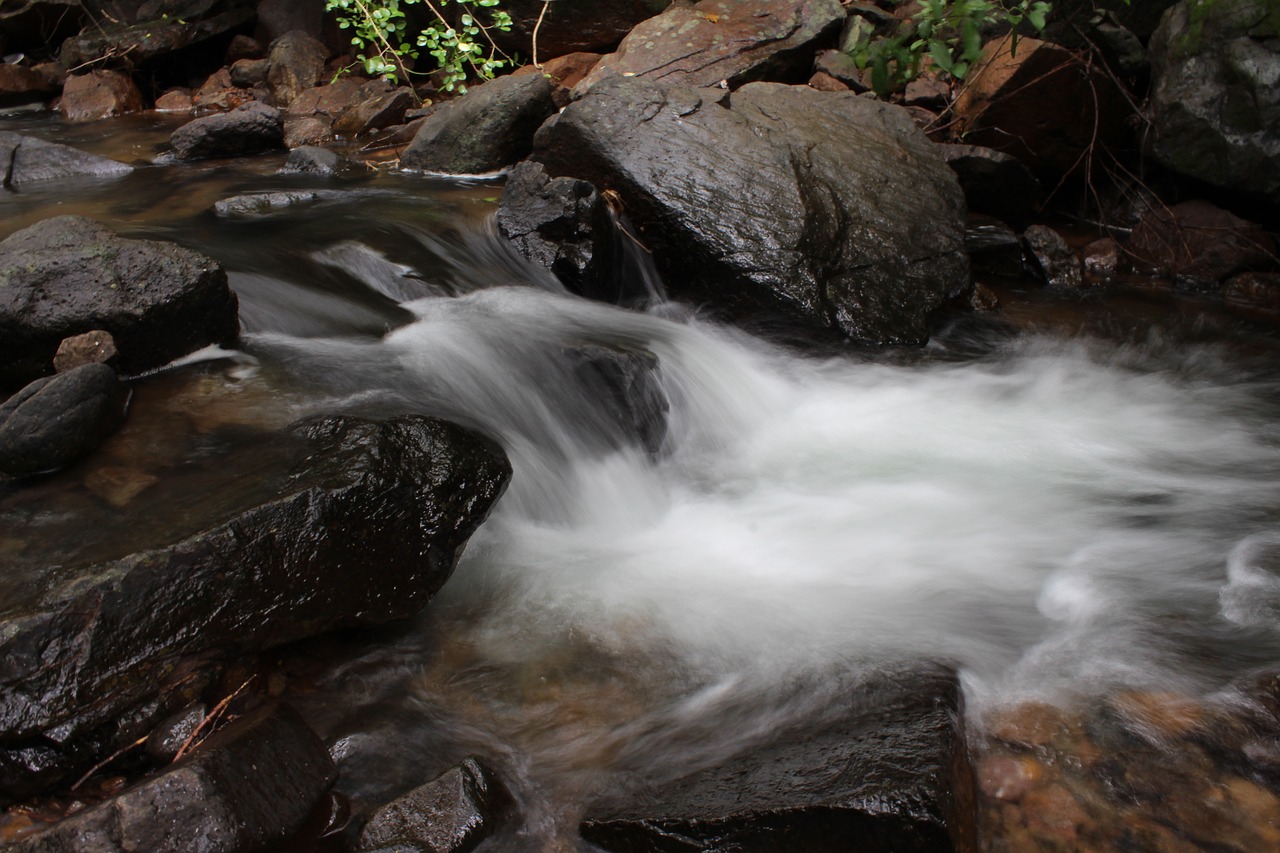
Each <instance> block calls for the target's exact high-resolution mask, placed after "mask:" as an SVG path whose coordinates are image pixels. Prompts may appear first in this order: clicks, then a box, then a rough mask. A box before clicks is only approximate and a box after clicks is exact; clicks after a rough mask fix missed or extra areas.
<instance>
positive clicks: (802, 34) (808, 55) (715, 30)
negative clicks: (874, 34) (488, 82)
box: [576, 0, 845, 92]
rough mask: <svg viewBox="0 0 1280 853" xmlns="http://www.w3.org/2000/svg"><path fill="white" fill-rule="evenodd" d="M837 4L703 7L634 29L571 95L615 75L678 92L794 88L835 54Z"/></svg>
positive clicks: (799, 1) (733, 1)
mask: <svg viewBox="0 0 1280 853" xmlns="http://www.w3.org/2000/svg"><path fill="white" fill-rule="evenodd" d="M844 20H845V11H844V7H843V6H841V5H840V3H839V0H702V2H700V3H696V4H694V5H692V6H685V5H683V4H680V5H675V6H672V7H670V8H669V9H667V10H666V11H665V12H663V13H662V14H661V15H658V16H657V17H655V18H651V19H649V20H647V21H645V22H644V23H642V24H639V25H638V26H637V27H636V28H635V29H634V30H632V31H631V34H630V35H628V36H627V37H626V38H625V39H623V40H622V44H620V45H618V50H617V52H616V53H614V54H612V55H610V56H606V57H605V58H604V59H602V60H600V63H599V64H598V65H597V66H596V67H595V68H594V69H593V70H592V72H591V73H590V74H588V75H587V77H586V79H584V80H583V81H582V82H581V83H579V84H578V86H577V87H576V89H577V91H579V92H582V91H585V90H587V89H590V88H591V87H592V86H594V85H595V84H596V83H598V82H599V81H600V80H602V79H604V78H606V77H609V76H612V75H616V74H620V75H623V76H625V77H632V76H635V77H648V78H650V79H652V80H655V81H658V82H661V83H669V84H672V85H679V86H691V87H699V86H715V85H717V84H719V83H720V82H721V81H727V83H728V85H729V87H730V88H737V87H738V86H740V85H742V84H743V83H748V82H751V81H753V80H776V81H782V82H790V83H799V82H802V81H804V80H807V79H808V78H809V75H810V74H811V73H812V71H813V55H814V53H815V51H817V50H818V49H819V48H822V47H834V46H835V41H836V38H837V37H838V36H839V34H840V29H841V27H842V26H843V25H844Z"/></svg>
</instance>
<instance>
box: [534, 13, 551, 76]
mask: <svg viewBox="0 0 1280 853" xmlns="http://www.w3.org/2000/svg"><path fill="white" fill-rule="evenodd" d="M550 5H551V0H542V9H541V11H539V12H538V20H537V21H535V22H534V24H533V35H532V36H531V38H532V39H533V67H534V68H537V69H538V70H539V71H541V70H542V65H541V64H540V63H539V62H538V30H540V29H542V19H543V17H545V16H546V14H547V7H548V6H550Z"/></svg>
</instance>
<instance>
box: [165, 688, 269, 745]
mask: <svg viewBox="0 0 1280 853" xmlns="http://www.w3.org/2000/svg"><path fill="white" fill-rule="evenodd" d="M256 677H257V676H253V675H251V676H249V677H248V678H247V679H245V682H244V684H241V685H240V686H239V687H237V688H236V689H235V691H234V692H233V693H231V694H230V695H228V696H227V697H226V698H225V699H223V700H222V701H221V702H219V703H218V704H217V705H215V706H214V707H213V710H212V711H210V712H209V713H207V714H205V715H204V719H203V720H201V721H200V725H198V726H196V727H195V729H194V730H193V731H192V732H191V734H189V735H187V739H186V740H184V741H183V742H182V746H180V747H178V752H177V753H176V754H175V755H174V756H173V760H174V761H177V760H178V759H179V758H181V757H182V756H184V755H186V754H187V750H188V749H190V748H191V742H192V741H194V740H195V739H196V736H197V735H199V734H200V732H202V731H203V730H204V727H205V726H206V725H208V724H209V721H210V720H212V719H213V718H215V717H217V716H218V715H219V714H221V713H222V711H223V709H224V708H226V707H227V705H229V704H230V703H231V700H232V699H235V698H236V697H237V696H239V695H240V694H241V693H243V692H244V689H245V688H246V687H248V686H249V682H251V681H253V679H254V678H256Z"/></svg>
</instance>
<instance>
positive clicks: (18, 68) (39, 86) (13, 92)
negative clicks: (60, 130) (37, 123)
mask: <svg viewBox="0 0 1280 853" xmlns="http://www.w3.org/2000/svg"><path fill="white" fill-rule="evenodd" d="M57 91H58V87H57V86H52V85H50V81H49V79H48V78H47V77H46V76H45V75H43V74H41V73H40V72H39V71H36V70H35V69H34V68H28V67H26V66H25V65H9V64H4V63H0V107H8V106H15V105H17V104H32V103H36V102H38V101H43V100H47V99H48V98H50V97H52V96H53V95H54V94H55V93H56V92H57Z"/></svg>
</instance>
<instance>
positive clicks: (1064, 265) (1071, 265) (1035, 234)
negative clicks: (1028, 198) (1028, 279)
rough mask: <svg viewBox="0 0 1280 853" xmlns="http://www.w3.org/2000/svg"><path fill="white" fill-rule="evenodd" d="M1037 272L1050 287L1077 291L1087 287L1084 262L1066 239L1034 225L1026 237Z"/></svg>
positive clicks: (1048, 229) (1046, 227) (1028, 249)
mask: <svg viewBox="0 0 1280 853" xmlns="http://www.w3.org/2000/svg"><path fill="white" fill-rule="evenodd" d="M1022 242H1023V243H1025V244H1026V247H1027V254H1028V257H1029V260H1030V263H1031V266H1032V267H1033V268H1034V270H1035V271H1036V272H1037V273H1038V274H1039V275H1040V277H1041V278H1042V279H1044V283H1045V284H1047V285H1048V286H1049V287H1061V288H1076V287H1080V286H1081V285H1082V284H1084V277H1083V274H1082V273H1081V269H1080V259H1079V258H1078V257H1076V253H1075V252H1074V251H1072V249H1071V247H1070V246H1069V245H1067V241H1066V240H1065V239H1063V237H1062V235H1061V234H1059V233H1058V232H1057V231H1054V230H1053V229H1052V228H1050V227H1048V226H1047V225H1032V226H1031V227H1030V228H1028V229H1027V230H1026V231H1024V232H1023V234H1022Z"/></svg>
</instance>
